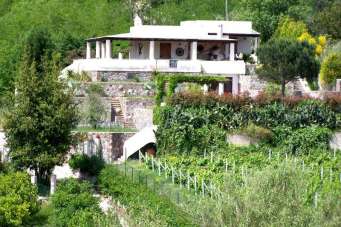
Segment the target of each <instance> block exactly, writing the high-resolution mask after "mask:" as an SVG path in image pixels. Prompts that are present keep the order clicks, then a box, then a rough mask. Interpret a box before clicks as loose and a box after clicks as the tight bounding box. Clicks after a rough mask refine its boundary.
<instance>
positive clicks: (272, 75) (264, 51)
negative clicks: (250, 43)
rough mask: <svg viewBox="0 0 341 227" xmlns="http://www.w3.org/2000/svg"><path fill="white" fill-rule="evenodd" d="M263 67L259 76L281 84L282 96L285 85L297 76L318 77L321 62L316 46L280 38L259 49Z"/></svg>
mask: <svg viewBox="0 0 341 227" xmlns="http://www.w3.org/2000/svg"><path fill="white" fill-rule="evenodd" d="M258 57H259V61H260V62H261V64H262V65H261V68H260V69H259V70H258V73H259V76H260V77H261V78H263V79H265V80H268V81H271V82H274V83H277V84H280V85H281V93H282V96H284V95H285V85H286V84H287V83H288V82H290V81H293V80H295V79H297V78H306V79H307V80H313V79H314V78H317V75H318V71H319V63H318V61H317V60H316V58H315V54H314V48H313V47H312V46H310V45H309V44H307V43H305V42H304V43H300V42H297V41H291V40H285V39H279V40H271V41H269V42H268V43H266V44H265V45H263V46H261V47H260V48H259V50H258Z"/></svg>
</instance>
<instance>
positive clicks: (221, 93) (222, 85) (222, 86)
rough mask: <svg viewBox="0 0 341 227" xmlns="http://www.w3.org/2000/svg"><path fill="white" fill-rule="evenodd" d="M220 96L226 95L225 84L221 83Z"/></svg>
mask: <svg viewBox="0 0 341 227" xmlns="http://www.w3.org/2000/svg"><path fill="white" fill-rule="evenodd" d="M218 95H220V96H222V95H224V83H219V88H218Z"/></svg>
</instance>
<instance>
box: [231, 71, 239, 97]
mask: <svg viewBox="0 0 341 227" xmlns="http://www.w3.org/2000/svg"><path fill="white" fill-rule="evenodd" d="M232 94H233V95H238V94H239V75H234V76H233V77H232Z"/></svg>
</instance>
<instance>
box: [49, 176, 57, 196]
mask: <svg viewBox="0 0 341 227" xmlns="http://www.w3.org/2000/svg"><path fill="white" fill-rule="evenodd" d="M50 180H51V184H50V194H51V195H53V194H54V193H55V191H56V185H57V176H56V175H54V174H52V175H51V179H50Z"/></svg>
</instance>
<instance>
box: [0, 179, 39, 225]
mask: <svg viewBox="0 0 341 227" xmlns="http://www.w3.org/2000/svg"><path fill="white" fill-rule="evenodd" d="M37 194H38V192H37V188H36V187H35V186H33V185H32V184H31V182H30V178H29V176H28V174H26V173H21V172H16V173H14V172H13V173H8V174H4V175H3V174H0V226H22V225H24V224H25V221H27V220H28V219H29V217H30V216H31V215H33V214H35V213H36V212H37V211H38V203H37Z"/></svg>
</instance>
